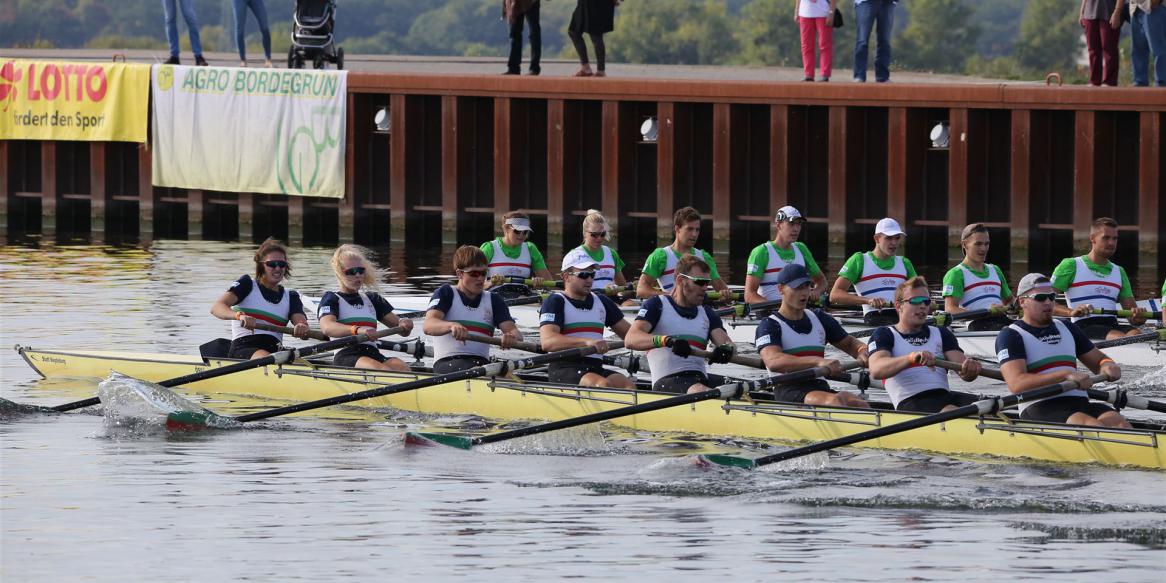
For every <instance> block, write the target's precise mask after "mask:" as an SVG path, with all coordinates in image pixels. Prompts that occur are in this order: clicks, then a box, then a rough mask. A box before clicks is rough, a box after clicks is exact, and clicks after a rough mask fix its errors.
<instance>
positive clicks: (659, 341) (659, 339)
mask: <svg viewBox="0 0 1166 583" xmlns="http://www.w3.org/2000/svg"><path fill="white" fill-rule="evenodd" d="M664 339H665V337H664V336H653V337H652V347H653V348H663V346H664Z"/></svg>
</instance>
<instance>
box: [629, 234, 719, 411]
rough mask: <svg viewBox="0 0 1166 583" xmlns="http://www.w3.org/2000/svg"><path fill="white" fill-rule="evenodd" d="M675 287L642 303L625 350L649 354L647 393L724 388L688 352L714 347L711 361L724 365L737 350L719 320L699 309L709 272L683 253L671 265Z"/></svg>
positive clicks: (709, 310)
mask: <svg viewBox="0 0 1166 583" xmlns="http://www.w3.org/2000/svg"><path fill="white" fill-rule="evenodd" d="M675 273H676V284H675V285H673V286H671V291H670V292H668V294H667V295H657V296H652V297H651V298H648V299H647V300H645V301H644V305H643V307H641V308H640V312H639V314H638V315H637V316H636V320H635V322H633V323H632V326H631V330H629V331H628V335H627V337H626V338H625V346H627V347H628V348H630V349H632V350H647V351H648V366H649V367H651V369H652V388H653V389H655V390H657V391H665V392H669V393H685V392H689V393H696V392H701V391H707V390H709V389H711V388H713V387H716V386H720V385H722V384H724V382H725V379H724V377H722V376H720V375H714V374H708V372H707V369H706V363H705V361H704V359H702V358H697V357H694V356H691V354H692V349H693V348H697V349H701V350H704V349H705V348H706V347H707V346H708V343H709V341H710V340H711V341H712V342H713V343H714V344H716V348H715V349H714V350H713V353H712V356H711V357H710V361H711V362H714V363H725V362H728V361H729V359H730V358H732V357H733V354H735V353H736V346H734V345H733V342H732V341H731V340H730V339H729V334H728V333H727V332H725V326H724V324H722V323H721V318H720V316H718V315H717V314H716V312H714V311H713V309H712V308H710V307H708V306H706V305H704V298H705V292H706V290H707V289H708V286H709V285H710V284H711V283H712V269H711V268H710V266H709V264H708V263H705V261H704V259H701V258H700V257H699V256H697V255H693V254H688V255H685V256H684V257H682V258H680V260H679V261H677V262H676V267H675Z"/></svg>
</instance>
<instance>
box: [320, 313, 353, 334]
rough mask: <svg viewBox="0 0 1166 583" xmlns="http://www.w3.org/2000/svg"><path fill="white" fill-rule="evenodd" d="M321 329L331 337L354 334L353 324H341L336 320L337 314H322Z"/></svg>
mask: <svg viewBox="0 0 1166 583" xmlns="http://www.w3.org/2000/svg"><path fill="white" fill-rule="evenodd" d="M320 331H321V332H323V333H324V335H325V336H327V337H329V338H343V337H345V336H352V326H349V325H348V324H341V323H340V322H338V321H337V320H336V316H333V315H331V314H329V315H327V316H320Z"/></svg>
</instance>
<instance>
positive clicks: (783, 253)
mask: <svg viewBox="0 0 1166 583" xmlns="http://www.w3.org/2000/svg"><path fill="white" fill-rule="evenodd" d="M805 222H806V219H805V218H804V217H802V213H801V212H799V211H798V209H796V208H794V207H792V206H783V207H781V208H780V209H778V210H777V216H776V217H774V219H773V223H774V225H775V226H776V229H775V231H776V233H775V234H774V237H773V240H772V241H766V242H765V243H762V244H760V245H758V246H756V247H754V248H753V251H752V252H751V253H750V254H749V261H748V263H747V265H746V269H745V274H746V275H745V301H746V302H748V303H751V304H753V303H759V302H764V301H768V300H778V299H781V297H782V296H781V292H780V291H778V289H777V286H778V284H777V276H778V275H779V274H781V270H782V269H784V268H785V266H787V265H801V266H802V267H805V268H806V271H807V272H808V273H809V274H810V280H811V281H812V282H813V284H814V289H817V290H825V289H826V275H825V274H823V273H822V269H821V268H819V267H818V263H817V262H816V261H814V256H813V255H812V254H810V250H809V248H807V247H806V244H805V243H802V242H800V241H798V236H799V235H801V233H802V225H803V224H805Z"/></svg>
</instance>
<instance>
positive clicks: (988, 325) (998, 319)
mask: <svg viewBox="0 0 1166 583" xmlns="http://www.w3.org/2000/svg"><path fill="white" fill-rule="evenodd" d="M1011 323H1012V318H1009V317H1008V316H988V317H987V318H976V319H974V320H971V321H969V322H968V331H969V332H995V331H997V330H1003V329H1004V328H1006V327H1008V325H1009V324H1011Z"/></svg>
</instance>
